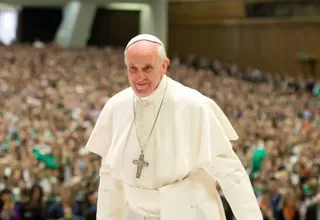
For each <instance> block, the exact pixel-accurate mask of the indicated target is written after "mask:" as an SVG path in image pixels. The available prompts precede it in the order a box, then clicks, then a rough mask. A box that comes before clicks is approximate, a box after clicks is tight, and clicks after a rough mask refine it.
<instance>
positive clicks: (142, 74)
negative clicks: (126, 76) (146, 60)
mask: <svg viewBox="0 0 320 220" xmlns="http://www.w3.org/2000/svg"><path fill="white" fill-rule="evenodd" d="M138 76H139V79H144V78H145V77H146V75H145V74H144V72H143V71H142V70H139V72H138Z"/></svg>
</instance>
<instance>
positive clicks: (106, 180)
mask: <svg viewBox="0 0 320 220" xmlns="http://www.w3.org/2000/svg"><path fill="white" fill-rule="evenodd" d="M124 208H125V196H124V189H123V182H122V181H121V180H117V179H115V178H113V177H112V176H111V175H110V173H107V172H101V171H100V183H99V191H98V204H97V220H123V215H124Z"/></svg>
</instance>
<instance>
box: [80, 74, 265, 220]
mask: <svg viewBox="0 0 320 220" xmlns="http://www.w3.org/2000/svg"><path fill="white" fill-rule="evenodd" d="M166 86H167V91H166V95H165V98H164V101H163V105H162V108H161V111H160V114H159V118H158V120H157V122H156V125H155V129H154V132H153V134H152V135H151V138H150V140H149V142H148V144H147V147H146V149H145V152H144V155H145V156H144V159H145V161H147V162H148V163H149V166H148V167H145V168H143V171H142V175H141V178H140V179H137V178H136V169H137V166H136V165H135V164H134V163H133V160H137V159H138V158H139V155H140V146H139V143H138V138H137V136H139V137H140V139H141V142H142V143H145V142H146V141H147V138H148V135H149V132H150V130H151V127H152V124H153V122H154V120H155V117H156V114H157V111H158V109H159V106H160V103H161V100H162V98H163V95H164V93H165V90H166ZM133 105H134V107H135V108H136V113H137V115H136V116H137V121H136V125H137V130H136V128H135V123H133V117H134V112H133ZM236 139H238V136H237V134H236V132H235V130H234V129H233V127H232V125H231V124H230V122H229V120H228V119H227V117H226V116H225V115H224V113H223V112H222V110H221V109H220V108H219V107H218V106H217V104H216V103H215V102H214V101H212V100H211V99H209V98H207V97H205V96H204V95H202V94H200V93H199V92H197V91H196V90H193V89H190V88H188V87H185V86H183V85H181V84H180V83H178V82H176V81H174V80H172V79H171V78H169V77H167V76H164V77H163V79H162V80H161V82H160V85H159V86H158V88H157V89H156V91H154V93H153V94H152V95H150V96H149V97H146V98H143V99H142V100H141V99H139V98H136V97H135V96H134V92H133V90H132V89H131V88H128V89H125V90H123V91H121V92H120V93H118V94H116V95H115V96H113V97H112V98H111V99H109V100H108V102H107V104H106V105H105V107H104V108H103V110H102V112H101V114H100V116H99V119H98V121H97V123H96V125H95V128H94V130H93V132H92V134H91V136H90V138H89V141H88V143H87V146H86V148H87V149H88V150H89V151H91V152H93V153H96V154H98V155H100V156H101V157H102V165H101V170H100V186H99V194H98V211H97V219H98V220H143V219H150V220H151V219H160V220H180V219H181V220H182V219H183V220H224V219H225V214H224V210H223V207H222V203H221V200H220V196H219V193H218V192H217V190H216V181H218V182H219V184H220V186H221V188H222V190H223V193H224V195H225V197H226V198H227V200H228V202H229V204H230V206H231V208H232V210H233V212H234V215H235V216H236V218H237V220H262V215H261V212H260V209H259V207H258V204H257V200H256V198H255V195H254V193H253V190H252V186H251V184H250V181H249V178H248V175H247V174H246V171H245V169H244V168H243V166H242V164H241V162H240V160H239V159H238V157H237V155H236V154H235V153H234V151H233V149H232V146H231V143H230V140H236Z"/></svg>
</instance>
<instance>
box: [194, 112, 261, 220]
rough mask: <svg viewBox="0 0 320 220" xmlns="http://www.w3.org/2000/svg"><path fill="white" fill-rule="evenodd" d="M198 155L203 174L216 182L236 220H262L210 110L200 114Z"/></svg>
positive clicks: (240, 167)
mask: <svg viewBox="0 0 320 220" xmlns="http://www.w3.org/2000/svg"><path fill="white" fill-rule="evenodd" d="M200 119H201V120H200V122H199V123H200V135H199V137H200V140H199V141H200V155H199V161H200V163H202V164H203V168H204V170H205V171H206V172H207V173H208V174H209V175H210V176H212V177H213V178H214V179H216V180H217V181H218V182H219V185H220V187H221V188H222V190H223V193H224V195H225V197H226V199H227V201H228V202H229V204H230V207H231V209H232V211H233V213H234V215H235V217H236V219H237V220H262V219H263V218H262V214H261V211H260V208H259V206H258V202H257V199H256V197H255V195H254V192H253V189H252V185H251V183H250V180H249V177H248V175H247V173H246V171H245V169H244V167H243V165H242V163H241V161H240V159H239V158H238V156H237V155H236V154H235V152H234V151H233V149H232V145H231V143H230V141H229V138H228V136H227V135H226V132H225V131H224V130H223V127H222V125H221V123H220V122H219V119H218V118H217V117H216V115H215V113H214V111H212V109H210V107H207V106H206V107H203V108H202V109H201V113H200Z"/></svg>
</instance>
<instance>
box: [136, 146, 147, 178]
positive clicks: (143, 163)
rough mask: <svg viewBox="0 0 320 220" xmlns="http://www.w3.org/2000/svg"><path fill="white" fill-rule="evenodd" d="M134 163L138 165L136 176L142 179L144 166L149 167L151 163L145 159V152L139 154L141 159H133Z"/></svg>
mask: <svg viewBox="0 0 320 220" xmlns="http://www.w3.org/2000/svg"><path fill="white" fill-rule="evenodd" d="M132 162H133V164H134V165H137V172H136V178H137V179H140V177H141V173H142V169H143V168H144V167H148V166H149V163H148V162H147V161H145V160H144V154H143V152H141V154H140V156H139V160H133V161H132Z"/></svg>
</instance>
